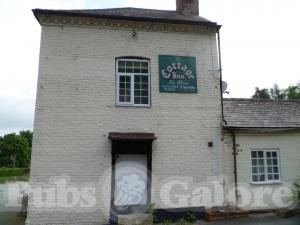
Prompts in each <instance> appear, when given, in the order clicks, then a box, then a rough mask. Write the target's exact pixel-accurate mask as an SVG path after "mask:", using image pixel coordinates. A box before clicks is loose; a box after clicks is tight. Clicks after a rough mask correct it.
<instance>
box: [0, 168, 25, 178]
mask: <svg viewBox="0 0 300 225" xmlns="http://www.w3.org/2000/svg"><path fill="white" fill-rule="evenodd" d="M28 173H29V169H28V168H0V177H11V176H22V175H24V174H28Z"/></svg>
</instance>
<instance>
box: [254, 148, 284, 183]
mask: <svg viewBox="0 0 300 225" xmlns="http://www.w3.org/2000/svg"><path fill="white" fill-rule="evenodd" d="M251 178H252V183H253V184H270V183H280V182H281V181H280V179H281V171H280V151H279V149H277V148H276V149H251Z"/></svg>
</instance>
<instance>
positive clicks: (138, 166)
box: [114, 154, 147, 207]
mask: <svg viewBox="0 0 300 225" xmlns="http://www.w3.org/2000/svg"><path fill="white" fill-rule="evenodd" d="M146 204H147V155H131V154H119V155H116V162H115V191H114V205H115V206H121V207H126V206H131V205H146Z"/></svg>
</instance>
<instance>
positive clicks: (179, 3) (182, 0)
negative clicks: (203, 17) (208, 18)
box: [176, 0, 199, 16]
mask: <svg viewBox="0 0 300 225" xmlns="http://www.w3.org/2000/svg"><path fill="white" fill-rule="evenodd" d="M176 11H177V12H179V13H181V14H184V15H194V16H196V15H197V16H199V0H176Z"/></svg>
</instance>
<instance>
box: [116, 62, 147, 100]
mask: <svg viewBox="0 0 300 225" xmlns="http://www.w3.org/2000/svg"><path fill="white" fill-rule="evenodd" d="M116 67H117V68H116V69H117V84H116V87H117V105H124V106H149V105H150V71H149V61H148V60H144V59H143V60H142V59H118V60H117V65H116Z"/></svg>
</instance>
